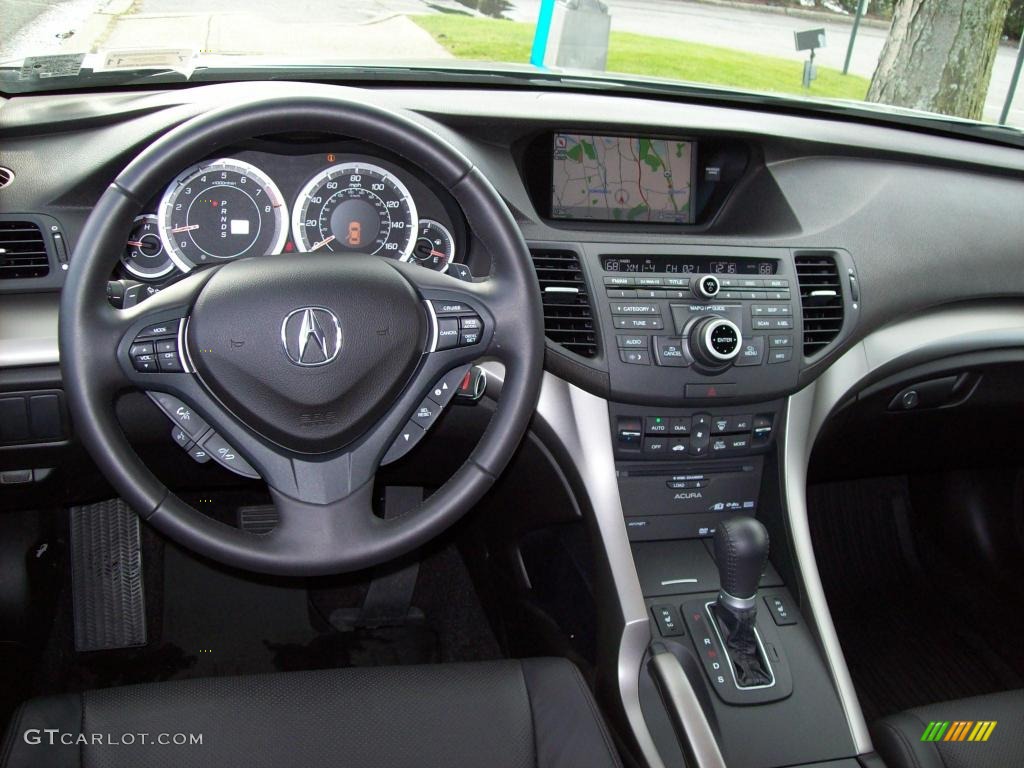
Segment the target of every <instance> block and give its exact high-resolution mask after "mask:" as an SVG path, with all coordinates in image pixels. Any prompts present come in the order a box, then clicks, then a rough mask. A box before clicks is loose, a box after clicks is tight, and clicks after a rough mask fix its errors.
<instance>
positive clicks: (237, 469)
mask: <svg viewBox="0 0 1024 768" xmlns="http://www.w3.org/2000/svg"><path fill="white" fill-rule="evenodd" d="M203 446H204V447H205V448H206V452H207V453H208V454H210V456H212V457H213V460H214V461H216V462H217V463H218V464H220V465H221V466H222V467H225V468H227V469H230V470H231V471H232V472H234V473H235V474H236V475H241V476H242V477H249V478H252V479H254V480H255V479H257V478H258V477H259V476H260V475H259V473H258V472H257V471H256V470H255V469H253V468H252V465H251V464H249V462H247V461H246V460H245V459H243V458H242V457H241V456H239V455H238V452H237V451H235V449H234V448H232V447H231V446H230V445H228V444H227V441H226V440H225V439H224V438H223V437H221V436H220V435H218V434H217V433H216V432H213V433H211V434H210V436H209V437H208V438H206V440H204V441H203Z"/></svg>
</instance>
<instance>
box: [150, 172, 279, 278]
mask: <svg viewBox="0 0 1024 768" xmlns="http://www.w3.org/2000/svg"><path fill="white" fill-rule="evenodd" d="M287 238H288V211H287V209H286V208H285V206H284V201H283V199H282V197H281V192H280V191H279V190H278V188H277V185H276V184H274V182H273V181H272V180H271V179H270V177H269V176H267V175H266V174H265V173H263V171H261V170H260V169H259V168H257V167H256V166H254V165H252V164H250V163H246V162H243V161H241V160H234V159H232V158H223V159H220V160H212V161H209V162H205V163H200V164H199V165H194V166H192V167H191V168H189V169H188V170H186V171H184V172H183V173H181V174H179V176H178V178H177V179H175V180H174V181H173V182H172V183H171V185H170V186H169V187H168V188H167V191H166V192H164V197H163V200H161V201H160V239H161V240H162V241H163V244H164V248H165V249H166V250H167V255H168V256H170V257H171V259H172V260H173V261H174V263H175V264H177V265H178V266H179V267H180V268H181V269H182V270H183V271H185V272H188V271H189V270H190V269H192V268H193V267H195V266H198V265H200V264H213V263H216V262H218V261H224V260H229V259H240V258H242V257H244V256H265V255H267V254H269V253H280V252H281V249H282V248H283V247H284V242H285V240H286V239H287Z"/></svg>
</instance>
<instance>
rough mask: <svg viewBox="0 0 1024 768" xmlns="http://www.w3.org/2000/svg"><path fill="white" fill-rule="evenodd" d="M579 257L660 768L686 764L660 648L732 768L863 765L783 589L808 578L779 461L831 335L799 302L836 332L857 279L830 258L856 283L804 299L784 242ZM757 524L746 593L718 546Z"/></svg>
mask: <svg viewBox="0 0 1024 768" xmlns="http://www.w3.org/2000/svg"><path fill="white" fill-rule="evenodd" d="M574 250H575V252H576V255H577V259H578V263H579V266H580V271H581V272H582V275H583V276H584V280H585V282H586V286H587V292H588V293H589V297H590V306H591V308H592V311H593V319H594V327H595V336H596V338H597V339H598V340H599V344H598V345H597V346H598V350H599V353H598V355H597V356H595V357H596V360H595V361H594V362H592V363H591V365H593V366H594V367H597V366H601V367H602V368H603V369H604V370H605V371H606V373H607V381H608V391H609V393H610V397H609V399H608V403H607V418H608V429H609V432H610V434H611V442H612V454H613V459H614V465H615V481H616V485H617V488H618V492H619V501H620V505H621V510H622V515H623V523H624V525H625V529H626V533H627V536H628V540H629V542H630V548H631V554H632V558H633V563H634V565H635V568H636V572H637V575H638V578H639V582H640V587H641V590H642V592H643V597H644V601H645V605H646V607H647V609H648V611H649V614H648V617H649V620H650V624H651V636H652V638H653V639H654V645H653V646H652V649H651V651H650V656H649V657H648V658H649V659H651V662H650V663H649V664H648V665H647V666H645V667H642V669H641V683H640V701H641V707H642V710H643V715H644V719H645V721H646V723H647V725H648V727H649V728H650V731H651V734H652V737H653V738H654V742H655V744H656V746H657V749H658V751H659V753H660V755H661V757H662V759H663V761H664V762H665V764H666V765H682V764H684V761H685V759H686V758H685V757H684V754H685V750H684V749H683V747H682V746H681V743H680V742H681V739H680V738H678V728H673V720H675V719H676V716H677V715H678V712H675V711H674V710H673V708H674V706H675V705H674V704H673V702H672V700H671V699H670V698H669V697H666V695H665V690H664V685H662V684H660V683H659V682H658V678H657V675H656V674H655V671H654V668H655V665H654V662H653V659H654V656H656V655H657V653H659V652H661V653H666V652H667V653H670V654H671V655H672V656H674V657H675V658H676V659H677V660H678V662H679V669H681V670H683V672H684V673H685V675H686V678H687V679H688V682H689V685H690V686H692V688H693V690H694V691H695V692H696V694H697V698H698V700H699V701H700V704H701V709H702V710H703V715H704V717H705V718H706V719H707V722H708V723H709V724H710V726H711V730H712V731H713V732H714V734H715V738H716V741H717V743H718V745H719V748H720V750H721V753H722V757H723V758H724V761H725V764H727V765H729V766H737V767H738V768H775V767H776V766H795V765H814V764H819V763H826V762H828V763H829V764H832V765H836V766H841V765H844V764H845V763H846V761H847V760H849V759H850V758H852V757H853V756H855V755H856V748H855V746H854V744H853V741H852V739H851V735H850V728H849V724H848V722H847V719H846V716H845V714H844V710H843V706H842V703H841V701H840V698H839V696H838V693H837V691H836V689H835V688H834V686H833V684H832V678H831V674H830V672H829V668H828V665H827V663H826V659H825V658H824V657H823V655H822V653H821V651H820V648H819V645H818V643H817V641H816V639H815V636H814V633H813V631H812V626H811V625H809V623H808V622H807V620H806V618H805V617H804V615H803V613H802V611H801V606H800V604H799V603H798V600H797V595H798V594H799V590H797V589H791V587H793V586H795V585H794V584H790V583H787V582H788V581H791V580H792V579H793V578H794V576H795V574H796V570H795V569H794V568H793V567H792V561H791V553H790V552H789V547H788V542H787V529H786V523H785V519H784V504H783V501H782V498H781V491H780V478H779V477H778V467H779V465H780V460H779V454H780V448H781V445H782V437H783V435H784V432H785V418H786V399H785V398H786V397H787V396H788V395H790V394H792V393H793V392H795V391H796V390H797V389H798V388H799V387H800V371H801V368H802V367H803V366H805V365H807V364H808V363H807V357H806V350H808V349H811V350H814V349H815V348H814V346H813V341H814V340H815V339H816V338H817V333H818V331H819V329H820V328H821V327H823V325H819V319H820V318H821V317H823V316H824V313H822V312H818V313H817V314H815V313H814V312H813V311H812V312H811V313H810V314H808V313H807V311H806V308H805V304H807V305H808V306H810V307H811V309H812V310H814V309H816V308H818V307H823V306H827V307H828V308H829V311H836V316H837V317H838V318H839V326H840V327H839V330H837V331H836V335H838V334H839V333H841V332H842V331H843V323H842V319H843V317H844V313H845V316H846V317H847V318H849V317H851V316H852V314H853V313H854V312H855V310H856V305H855V302H853V301H852V297H851V296H849V295H844V292H845V291H846V290H848V289H849V286H850V285H854V284H855V283H854V282H853V280H852V274H853V273H852V267H848V265H847V263H845V262H844V261H843V256H842V255H840V254H839V253H838V252H834V255H833V256H831V258H833V259H834V261H833V262H832V264H833V267H834V269H833V271H832V274H834V275H835V276H836V277H838V276H839V275H840V274H841V272H840V270H846V269H849V270H850V271H849V273H848V274H849V275H850V276H851V282H850V283H847V284H844V283H843V282H842V281H840V280H838V279H836V280H832V281H831V282H827V283H822V282H819V283H811V284H810V286H809V287H808V285H807V284H805V285H801V276H802V274H801V273H800V272H799V271H798V263H799V262H798V260H797V258H796V254H794V253H793V252H792V251H790V250H789V249H784V248H761V247H745V246H744V247H726V246H719V245H716V246H695V245H675V246H665V245H664V244H652V243H647V244H642V245H641V244H635V243H634V244H623V243H614V244H611V243H607V242H602V243H600V244H598V243H580V244H578V245H577V246H576V247H575V249H574ZM802 289H803V290H802ZM814 291H818V292H819V293H818V294H817V295H814V296H812V295H811V293H812V292H814ZM802 299H803V301H802ZM816 302H817V303H816ZM837 308H838V309H837ZM805 317H810V318H811V321H810V322H811V323H812V325H810V326H806V327H805V322H806V321H805ZM809 341H810V342H811V345H810V346H808V342H809ZM581 362H582V361H581ZM762 523H764V524H765V525H767V528H768V530H770V531H771V536H770V537H769V536H768V535H767V534H766V535H765V538H764V540H763V542H762V544H761V545H759V546H761V547H762V549H761V550H760V551H759V554H758V556H759V557H760V558H761V560H760V564H759V565H757V567H756V568H755V567H754V566H750V567H749V568H747V569H746V572H747V575H748V577H750V578H748V579H747V580H746V581H747V582H750V583H749V584H747V585H746V586H744V587H742V589H740V588H739V587H737V586H736V584H737V583H738V582H736V581H735V578H734V577H735V574H736V573H737V572H738V568H739V566H737V565H736V563H734V562H729V561H724V560H723V557H724V556H723V552H730V553H732V552H734V550H733V549H730V548H729V547H726V548H725V549H723V548H722V545H719V546H715V545H713V542H715V539H716V536H717V537H718V538H719V539H722V537H723V536H724V535H725V532H726V531H727V530H729V529H730V528H732V529H734V530H736V529H739V530H748V531H749V530H763V529H764V526H763V525H762ZM735 540H736V537H735V536H733V537H732V538H730V539H729V541H730V542H733V543H735ZM730 546H732V545H730ZM730 556H731V555H730ZM740 570H742V569H740ZM783 574H786V575H787V576H788V578H784V576H783ZM730 589H733V590H736V589H740V591H743V592H744V594H742V595H734V594H731V593H730V592H729V590H730ZM659 649H660V651H659ZM797 731H799V732H800V733H801V734H802V735H801V736H800V737H796V735H795V734H796V732H797ZM836 761H838V762H836ZM853 764H854V765H855V764H856V763H855V762H854V763H853Z"/></svg>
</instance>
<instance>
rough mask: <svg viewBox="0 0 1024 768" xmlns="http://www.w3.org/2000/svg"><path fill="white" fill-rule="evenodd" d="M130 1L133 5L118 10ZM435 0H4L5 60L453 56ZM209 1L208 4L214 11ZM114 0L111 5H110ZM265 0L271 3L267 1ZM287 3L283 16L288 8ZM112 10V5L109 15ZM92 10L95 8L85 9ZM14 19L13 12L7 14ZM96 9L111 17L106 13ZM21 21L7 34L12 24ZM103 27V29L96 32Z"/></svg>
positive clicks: (617, 18) (751, 27)
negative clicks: (89, 55)
mask: <svg viewBox="0 0 1024 768" xmlns="http://www.w3.org/2000/svg"><path fill="white" fill-rule="evenodd" d="M509 2H510V5H511V9H510V10H509V11H508V12H507V14H506V15H507V16H508V17H510V18H513V19H516V20H520V21H528V22H533V21H535V20H536V18H537V11H538V8H539V0H509ZM606 2H607V4H608V6H609V9H610V12H611V15H612V29H613V30H621V31H626V32H636V33H641V34H656V35H659V36H663V37H669V38H673V39H678V40H686V41H691V42H699V43H706V44H710V45H720V46H723V47H727V48H735V49H739V50H746V51H751V52H756V53H763V54H767V55H771V56H779V57H783V58H790V59H793V60H796V61H799V60H802V59H803V58H804V55H803V54H800V53H797V52H796V51H794V50H793V32H794V30H798V29H807V28H810V27H817V26H824V27H825V28H826V34H827V37H828V46H827V47H826V48H824V49H822V50H821V51H820V52H819V56H818V63H819V64H820V65H822V66H827V67H832V68H835V69H841V68H842V65H843V59H844V57H845V54H846V47H847V42H848V41H849V34H850V26H849V25H848V24H843V23H838V22H824V23H823V22H820V21H817V20H810V19H806V18H801V17H797V16H790V15H786V14H782V13H771V12H767V11H762V10H756V9H748V8H731V7H725V6H716V5H706V4H701V3H696V2H688V1H687V0H606ZM119 6H120V7H121V8H123V9H124V10H125V11H126V12H124V13H120V14H118V13H116V10H117V9H118V8H119ZM439 6H447V7H448V8H451V9H459V8H462V6H460V5H459V4H458V0H327V1H326V2H325V1H324V0H288V2H285V3H281V2H279V1H278V0H275V1H274V2H270V0H217V2H215V3H213V4H211V3H210V0H135V2H131V0H0V18H3V19H4V22H3V28H2V32H0V60H2V59H6V58H16V57H19V56H25V55H28V54H29V53H34V52H38V51H40V50H46V51H52V50H53V49H54V46H55V41H57V42H59V38H60V37H63V36H67V34H68V33H69V32H74V33H75V34H73V35H72V36H70V37H68V39H66V40H64V42H63V43H62V45H63V47H64V50H67V51H80V50H82V45H83V44H86V45H87V44H88V41H89V40H90V38H89V34H90V33H89V31H88V30H87V27H88V26H89V25H88V24H87V22H89V21H91V22H92V29H93V32H95V35H94V37H93V40H94V41H99V42H102V44H103V45H104V47H105V48H107V49H110V48H121V47H163V48H167V47H174V48H196V49H199V50H207V51H212V52H217V53H232V54H233V53H248V52H252V51H261V52H265V53H269V54H276V55H282V56H288V55H301V56H308V57H317V56H323V57H331V58H343V59H353V60H367V59H376V60H381V59H388V58H390V59H395V58H402V59H411V58H418V59H424V58H434V57H446V56H447V54H446V53H445V51H444V49H443V48H441V46H439V45H438V44H437V43H435V42H434V41H433V40H432V39H431V38H430V36H429V35H427V34H426V33H425V32H423V30H421V29H419V28H418V27H416V25H414V24H412V23H411V22H409V21H408V20H407V19H403V18H401V17H402V16H404V15H409V14H417V13H436V12H437V10H436V9H437V8H438V7H439ZM211 8H212V9H213V10H211ZM112 9H113V10H112ZM262 9H265V10H262ZM283 11H286V12H287V13H286V15H285V14H284V13H283ZM104 13H107V14H110V13H113V14H114V15H111V16H103V15H102V14H104ZM90 14H92V18H91V19H90ZM8 19H13V21H12V22H8ZM97 19H101V20H102V19H110V22H109V23H105V22H103V21H100V22H99V23H97ZM16 28H17V29H18V30H19V31H17V32H16V33H14V35H13V36H12V35H11V34H10V33H9V32H8V30H9V29H16ZM96 30H99V32H96ZM886 35H887V30H885V29H880V28H878V27H874V26H868V25H862V26H861V28H860V32H859V33H858V36H857V43H856V46H855V49H854V55H853V59H852V61H851V71H852V72H854V73H855V74H859V75H862V76H864V77H870V76H871V75H872V73H873V72H874V69H875V64H876V63H877V61H878V57H879V55H880V53H881V50H882V46H883V45H884V44H885V39H886ZM1015 55H1016V51H1015V50H1014V49H1013V48H1010V47H1008V46H1000V48H999V52H998V55H997V57H996V64H995V67H994V71H993V74H992V80H991V83H990V87H989V97H988V101H987V103H986V106H985V118H986V119H988V120H993V121H994V120H995V119H997V118H998V115H999V111H1000V110H1001V108H1002V106H1003V102H1004V100H1005V98H1006V92H1007V89H1008V87H1009V82H1010V76H1011V72H1012V70H1013V64H1014V58H1015ZM1009 122H1010V123H1011V124H1013V125H1018V126H1022V127H1024V87H1019V88H1018V95H1017V98H1016V100H1015V103H1014V105H1013V108H1012V109H1011V113H1010V121H1009Z"/></svg>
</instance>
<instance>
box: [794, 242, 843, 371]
mask: <svg viewBox="0 0 1024 768" xmlns="http://www.w3.org/2000/svg"><path fill="white" fill-rule="evenodd" d="M795 260H796V276H797V279H798V280H799V282H800V305H801V307H802V309H803V319H804V357H811V356H812V355H815V354H817V353H818V352H820V351H821V350H823V349H824V348H825V347H827V346H828V345H829V344H830V343H832V342H833V341H834V340H835V338H836V337H837V336H838V335H839V332H840V331H841V330H842V329H843V290H842V285H841V284H840V281H839V267H838V266H837V265H836V260H835V257H834V256H832V255H831V254H825V253H798V254H797V255H796V257H795Z"/></svg>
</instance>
